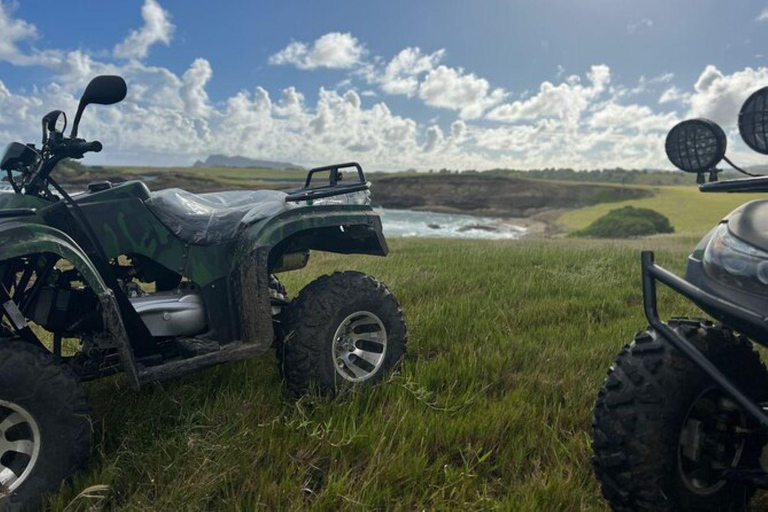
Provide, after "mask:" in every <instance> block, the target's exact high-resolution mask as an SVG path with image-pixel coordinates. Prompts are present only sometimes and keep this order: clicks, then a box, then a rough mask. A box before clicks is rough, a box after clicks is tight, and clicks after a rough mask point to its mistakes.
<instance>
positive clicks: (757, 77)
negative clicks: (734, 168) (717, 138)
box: [688, 65, 768, 126]
mask: <svg viewBox="0 0 768 512" xmlns="http://www.w3.org/2000/svg"><path fill="white" fill-rule="evenodd" d="M766 85H768V68H764V67H763V68H757V69H752V68H745V69H743V70H741V71H737V72H735V73H732V74H730V75H726V74H724V73H723V72H722V71H720V70H719V69H718V68H717V67H715V66H713V65H709V66H707V67H706V68H705V69H704V71H703V72H702V73H701V75H699V79H698V80H697V81H696V84H695V85H694V87H693V92H692V93H691V95H690V99H689V100H688V103H689V104H690V110H689V112H688V115H689V116H690V117H706V118H709V119H712V120H713V121H715V122H717V123H720V124H722V125H725V126H727V125H732V124H734V123H735V122H736V118H737V116H738V113H739V108H740V107H741V104H742V103H744V100H746V99H747V97H748V96H749V95H750V94H751V93H752V92H754V91H756V90H757V89H759V88H761V87H764V86H766Z"/></svg>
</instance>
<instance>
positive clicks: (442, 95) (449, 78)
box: [419, 65, 507, 119]
mask: <svg viewBox="0 0 768 512" xmlns="http://www.w3.org/2000/svg"><path fill="white" fill-rule="evenodd" d="M506 95H507V93H506V92H505V91H504V90H503V89H500V88H496V89H493V88H492V87H491V85H490V84H489V83H488V80H486V79H484V78H479V77H477V76H476V75H475V74H474V73H465V72H464V70H463V69H461V68H450V67H448V66H442V65H441V66H438V67H436V68H435V69H432V70H430V71H429V73H427V76H426V77H425V78H424V81H423V82H422V83H421V85H420V86H419V97H420V98H421V99H422V100H423V101H424V103H426V104H427V105H429V106H431V107H439V108H447V109H451V110H458V111H459V116H460V117H461V118H462V119H476V118H478V117H480V116H482V115H483V113H484V112H485V111H486V110H487V109H489V108H491V107H493V106H494V105H497V104H498V103H501V102H502V101H503V100H504V98H505V97H506Z"/></svg>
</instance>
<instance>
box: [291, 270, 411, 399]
mask: <svg viewBox="0 0 768 512" xmlns="http://www.w3.org/2000/svg"><path fill="white" fill-rule="evenodd" d="M285 316H286V325H285V333H286V334H285V336H284V337H283V339H282V340H280V341H279V342H278V344H277V356H278V364H279V367H280V373H281V375H282V377H283V379H284V380H285V383H286V385H287V386H288V388H289V389H290V390H291V391H292V392H294V393H296V394H301V393H305V392H306V391H307V390H308V389H309V388H310V387H312V386H316V387H317V388H318V389H319V390H320V391H322V392H327V393H331V394H333V393H336V392H337V391H338V390H340V389H342V388H344V387H349V386H352V385H355V384H361V383H373V382H377V381H379V380H381V379H382V378H383V376H384V375H386V374H387V373H389V372H390V371H392V370H393V369H394V368H395V367H396V366H397V365H398V364H399V362H400V360H401V359H402V358H403V356H404V354H405V349H406V343H407V340H408V332H407V329H406V325H405V321H404V319H403V312H402V310H401V309H400V305H399V304H398V303H397V300H396V299H395V296H394V295H392V293H391V292H390V291H389V290H388V289H387V287H386V286H384V285H383V284H382V283H380V282H379V281H377V280H375V279H374V278H372V277H370V276H367V275H365V274H361V273H360V272H336V273H334V274H332V275H329V276H323V277H320V278H318V279H316V280H315V281H313V282H312V283H310V284H309V285H307V286H306V287H305V288H304V289H303V290H301V292H300V293H299V296H298V297H297V298H296V300H295V301H293V303H292V304H291V305H290V307H289V308H288V310H287V311H286V315H285Z"/></svg>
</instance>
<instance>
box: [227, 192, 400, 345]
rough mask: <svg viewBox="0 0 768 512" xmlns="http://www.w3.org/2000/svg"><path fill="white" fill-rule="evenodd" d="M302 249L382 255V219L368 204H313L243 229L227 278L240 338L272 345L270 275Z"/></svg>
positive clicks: (383, 252) (383, 250)
mask: <svg viewBox="0 0 768 512" xmlns="http://www.w3.org/2000/svg"><path fill="white" fill-rule="evenodd" d="M302 250H318V251H327V252H336V253H342V254H371V255H377V256H386V255H387V253H388V252H389V249H388V247H387V242H386V240H385V238H384V234H383V233H382V229H381V219H380V218H379V216H378V215H377V214H376V213H375V212H374V211H373V209H372V208H371V207H370V206H361V205H340V206H336V205H334V206H330V205H329V206H312V207H300V208H295V209H292V210H288V211H286V212H283V213H281V214H279V215H275V216H274V217H270V218H268V219H264V220H262V221H260V222H257V223H255V224H253V225H251V226H249V227H247V228H246V229H245V231H244V232H243V235H242V236H241V238H240V241H239V243H238V248H237V253H236V255H235V260H234V266H233V270H232V274H231V279H232V280H233V281H235V286H234V290H235V293H236V294H237V304H238V305H239V307H240V320H241V322H240V325H241V332H240V338H241V339H242V341H243V342H246V343H255V344H258V345H259V346H260V347H261V349H262V350H263V351H266V350H268V349H269V348H270V347H271V346H272V342H273V339H274V332H273V327H272V307H271V303H270V299H269V275H270V273H272V270H273V269H274V268H275V267H276V266H277V265H278V264H279V263H280V260H281V259H282V256H283V255H284V254H286V253H293V252H298V251H302Z"/></svg>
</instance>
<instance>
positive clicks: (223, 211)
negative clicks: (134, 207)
mask: <svg viewBox="0 0 768 512" xmlns="http://www.w3.org/2000/svg"><path fill="white" fill-rule="evenodd" d="M286 195H287V194H286V193H285V192H280V191H277V190H233V191H229V192H211V193H207V194H193V193H191V192H187V191H186V190H182V189H179V188H170V189H167V190H161V191H160V192H154V193H153V194H152V197H150V199H149V200H148V201H147V202H146V204H147V207H148V208H149V209H150V210H151V211H152V213H154V214H155V216H156V217H157V218H158V219H159V220H160V222H162V223H163V225H165V227H167V228H168V229H170V230H171V231H172V232H173V233H174V234H175V235H176V236H178V237H179V238H181V239H182V240H184V241H185V242H187V243H190V244H194V245H214V244H220V243H224V242H228V241H231V240H234V239H235V238H236V237H237V235H238V232H239V230H240V227H241V226H247V225H249V224H252V223H253V222H256V221H258V220H261V219H264V218H267V217H272V216H274V215H277V214H278V213H282V212H284V211H286V210H288V209H290V208H293V207H294V205H292V204H290V203H286V202H285V197H286Z"/></svg>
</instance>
